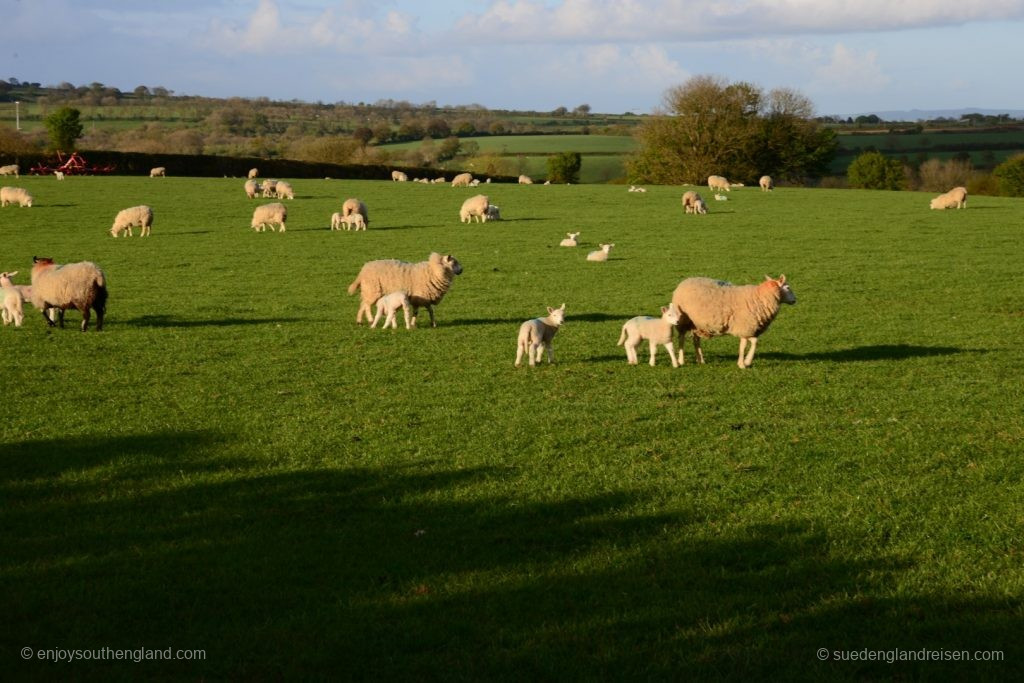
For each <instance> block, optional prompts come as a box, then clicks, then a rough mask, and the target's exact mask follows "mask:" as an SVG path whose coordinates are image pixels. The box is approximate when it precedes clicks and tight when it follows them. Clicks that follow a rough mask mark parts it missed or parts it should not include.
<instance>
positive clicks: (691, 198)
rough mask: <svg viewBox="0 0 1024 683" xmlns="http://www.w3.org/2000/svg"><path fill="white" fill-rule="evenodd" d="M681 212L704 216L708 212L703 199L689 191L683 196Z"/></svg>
mask: <svg viewBox="0 0 1024 683" xmlns="http://www.w3.org/2000/svg"><path fill="white" fill-rule="evenodd" d="M683 211H684V212H685V213H692V214H698V213H699V214H705V213H707V212H708V205H707V204H705V203H704V199H703V198H702V197H701V196H700V195H699V194H697V193H696V192H694V191H693V190H689V191H688V192H685V193H684V194H683Z"/></svg>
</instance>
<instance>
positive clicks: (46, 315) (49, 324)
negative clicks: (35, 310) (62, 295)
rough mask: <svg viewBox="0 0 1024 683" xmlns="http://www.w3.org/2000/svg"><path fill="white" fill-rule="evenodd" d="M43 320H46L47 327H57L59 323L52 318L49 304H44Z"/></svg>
mask: <svg viewBox="0 0 1024 683" xmlns="http://www.w3.org/2000/svg"><path fill="white" fill-rule="evenodd" d="M43 320H45V321H46V326H47V327H55V326H56V325H57V323H55V322H53V319H51V318H50V307H49V306H43Z"/></svg>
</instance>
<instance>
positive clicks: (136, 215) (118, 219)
mask: <svg viewBox="0 0 1024 683" xmlns="http://www.w3.org/2000/svg"><path fill="white" fill-rule="evenodd" d="M135 226H138V227H139V228H140V230H139V237H146V236H147V235H149V233H150V229H151V228H152V227H153V209H151V208H150V207H148V206H146V205H145V204H140V205H139V206H133V207H131V208H128V209H122V210H120V211H118V212H117V216H115V217H114V224H113V225H112V226H111V227H110V234H111V235H113V236H114V237H117V236H118V235H120V234H121V233H123V232H127V233H128V237H131V236H132V228H133V227H135Z"/></svg>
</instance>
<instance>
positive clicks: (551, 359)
mask: <svg viewBox="0 0 1024 683" xmlns="http://www.w3.org/2000/svg"><path fill="white" fill-rule="evenodd" d="M546 346H547V347H548V364H549V365H550V364H551V363H554V362H555V344H554V342H548V343H547V344H546ZM537 360H538V361H539V360H540V358H538V359H537Z"/></svg>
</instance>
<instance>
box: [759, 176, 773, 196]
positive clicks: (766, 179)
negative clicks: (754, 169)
mask: <svg viewBox="0 0 1024 683" xmlns="http://www.w3.org/2000/svg"><path fill="white" fill-rule="evenodd" d="M757 184H758V185H760V186H761V192H771V191H772V190H774V189H775V183H774V182H773V181H772V177H771V176H770V175H763V176H761V179H760V180H758V181H757Z"/></svg>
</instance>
